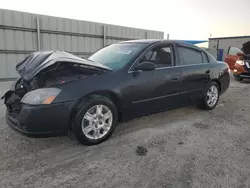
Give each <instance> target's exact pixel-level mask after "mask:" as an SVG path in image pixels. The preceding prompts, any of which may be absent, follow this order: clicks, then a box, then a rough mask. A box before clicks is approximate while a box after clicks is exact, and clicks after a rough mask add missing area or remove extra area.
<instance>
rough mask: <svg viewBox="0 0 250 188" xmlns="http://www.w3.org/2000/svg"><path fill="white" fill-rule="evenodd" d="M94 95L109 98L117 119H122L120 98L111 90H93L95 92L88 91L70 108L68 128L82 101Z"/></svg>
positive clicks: (70, 126)
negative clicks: (115, 110)
mask: <svg viewBox="0 0 250 188" xmlns="http://www.w3.org/2000/svg"><path fill="white" fill-rule="evenodd" d="M94 96H102V97H107V98H109V99H110V100H111V101H112V102H113V103H114V105H115V106H116V108H117V113H118V121H121V119H122V103H121V99H120V97H119V95H118V94H116V93H115V92H113V91H95V92H92V93H89V94H87V95H85V96H83V97H82V98H81V99H80V100H78V102H77V103H76V104H75V105H74V107H73V108H72V110H71V115H70V118H69V128H70V129H72V120H73V119H74V118H75V116H76V113H77V111H78V109H79V107H80V105H81V104H82V103H83V102H84V101H86V100H88V99H90V98H91V97H94Z"/></svg>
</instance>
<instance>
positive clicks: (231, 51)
mask: <svg viewBox="0 0 250 188" xmlns="http://www.w3.org/2000/svg"><path fill="white" fill-rule="evenodd" d="M237 53H243V52H242V51H241V50H240V49H238V48H236V47H232V46H231V47H229V50H228V54H229V55H235V56H236V55H237Z"/></svg>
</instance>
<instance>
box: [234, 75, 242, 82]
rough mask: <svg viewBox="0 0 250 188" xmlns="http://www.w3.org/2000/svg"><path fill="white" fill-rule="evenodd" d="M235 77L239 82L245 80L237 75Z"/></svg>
mask: <svg viewBox="0 0 250 188" xmlns="http://www.w3.org/2000/svg"><path fill="white" fill-rule="evenodd" d="M234 78H235V80H236V81H238V82H240V81H242V80H243V78H240V77H237V76H234Z"/></svg>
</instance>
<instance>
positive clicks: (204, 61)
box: [201, 51, 209, 63]
mask: <svg viewBox="0 0 250 188" xmlns="http://www.w3.org/2000/svg"><path fill="white" fill-rule="evenodd" d="M201 54H202V59H203V63H209V60H208V57H207V54H206V53H205V52H203V51H202V52H201Z"/></svg>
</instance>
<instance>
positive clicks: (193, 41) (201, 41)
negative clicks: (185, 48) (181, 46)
mask: <svg viewBox="0 0 250 188" xmlns="http://www.w3.org/2000/svg"><path fill="white" fill-rule="evenodd" d="M181 41H182V42H186V43H189V44H199V43H203V42H208V40H181Z"/></svg>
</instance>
